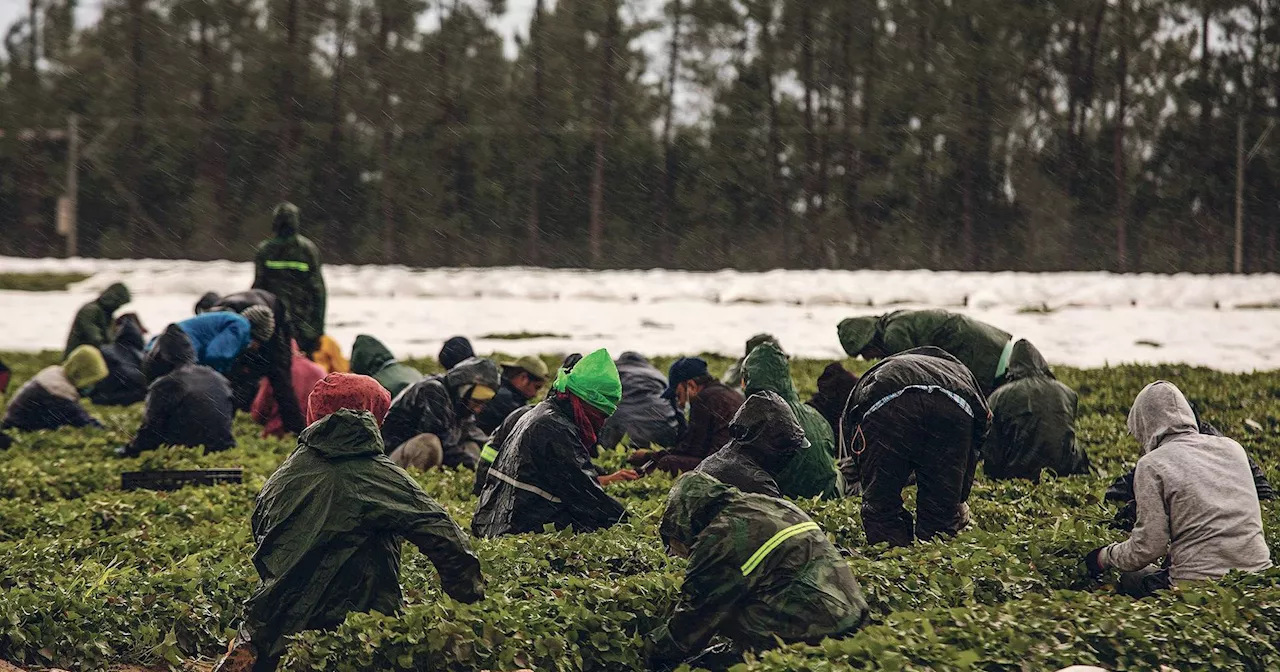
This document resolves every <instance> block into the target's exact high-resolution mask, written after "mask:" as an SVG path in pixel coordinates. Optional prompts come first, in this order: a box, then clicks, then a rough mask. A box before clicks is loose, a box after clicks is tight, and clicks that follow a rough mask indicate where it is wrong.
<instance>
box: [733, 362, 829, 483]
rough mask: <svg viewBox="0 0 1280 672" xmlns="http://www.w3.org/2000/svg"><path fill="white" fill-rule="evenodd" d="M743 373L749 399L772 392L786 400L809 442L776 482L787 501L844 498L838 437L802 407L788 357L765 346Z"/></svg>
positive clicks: (816, 414)
mask: <svg viewBox="0 0 1280 672" xmlns="http://www.w3.org/2000/svg"><path fill="white" fill-rule="evenodd" d="M742 371H743V374H744V377H745V379H746V385H747V395H752V394H755V393H756V392H765V391H768V392H773V393H774V394H777V395H778V396H780V397H782V400H783V401H785V402H787V405H788V406H790V407H791V411H792V412H793V413H795V415H796V420H797V421H799V423H800V427H801V428H802V429H803V430H804V436H805V438H806V439H808V440H809V445H808V446H807V447H806V448H805V449H804V450H802V451H801V452H799V453H797V454H796V456H795V457H794V458H792V460H791V462H790V463H788V464H787V467H786V468H785V469H783V470H782V472H781V473H779V474H778V475H777V477H776V478H775V480H776V481H777V482H778V489H779V490H781V491H782V494H783V495H785V496H787V497H817V496H822V497H826V498H828V499H831V498H835V497H842V496H843V495H844V479H843V477H841V476H840V472H839V470H837V469H836V465H835V460H834V458H833V455H834V454H835V451H836V440H835V435H834V434H833V433H832V432H831V425H829V424H827V421H826V419H824V418H823V417H822V414H821V413H819V412H818V411H816V410H814V408H813V407H812V406H809V405H807V404H804V403H801V401H800V395H799V394H796V388H795V384H794V383H793V382H792V381H791V363H790V362H789V361H788V360H787V356H786V355H785V354H783V353H782V350H781V349H779V348H778V346H776V345H774V344H772V343H765V344H763V345H761V346H759V347H757V348H756V349H755V350H752V351H751V354H750V355H747V359H746V361H744V362H743V364H742Z"/></svg>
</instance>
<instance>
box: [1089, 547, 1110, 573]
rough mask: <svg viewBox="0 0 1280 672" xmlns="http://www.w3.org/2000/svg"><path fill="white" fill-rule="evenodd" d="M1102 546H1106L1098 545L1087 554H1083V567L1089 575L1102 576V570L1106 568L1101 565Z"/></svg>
mask: <svg viewBox="0 0 1280 672" xmlns="http://www.w3.org/2000/svg"><path fill="white" fill-rule="evenodd" d="M1104 548H1106V546H1100V547H1098V548H1095V549H1093V550H1092V551H1089V554H1088V555H1086V556H1084V567H1085V569H1086V570H1088V571H1089V576H1102V572H1103V571H1105V570H1106V568H1105V567H1103V566H1102V562H1101V557H1100V556H1101V555H1102V549H1104Z"/></svg>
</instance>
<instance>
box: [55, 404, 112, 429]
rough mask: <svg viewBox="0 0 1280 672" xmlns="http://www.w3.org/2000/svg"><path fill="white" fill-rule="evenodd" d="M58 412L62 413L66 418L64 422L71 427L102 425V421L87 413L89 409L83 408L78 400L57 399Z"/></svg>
mask: <svg viewBox="0 0 1280 672" xmlns="http://www.w3.org/2000/svg"><path fill="white" fill-rule="evenodd" d="M57 401H58V402H61V403H60V404H59V408H58V409H57V412H58V413H61V414H63V416H64V417H65V418H66V424H67V425H69V426H71V427H102V423H101V422H98V419H97V418H95V417H93V416H92V415H89V411H86V410H85V409H84V406H81V405H80V402H78V401H71V400H70V399H58V400H57Z"/></svg>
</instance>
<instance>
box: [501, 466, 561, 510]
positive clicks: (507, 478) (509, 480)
mask: <svg viewBox="0 0 1280 672" xmlns="http://www.w3.org/2000/svg"><path fill="white" fill-rule="evenodd" d="M489 475H490V476H492V477H494V478H496V479H498V480H499V481H502V482H503V483H506V484H507V485H510V486H511V487H513V488H519V489H521V490H524V491H525V492H532V493H533V494H535V495H537V496H539V497H541V498H543V499H545V500H547V501H548V502H551V503H553V504H559V503H560V498H559V497H556V496H555V495H553V494H551V493H549V492H547V491H546V490H543V489H542V488H539V487H538V486H536V485H529V484H528V483H522V482H520V481H517V480H516V479H514V478H511V477H510V476H508V475H506V474H504V473H502V472H501V471H498V470H497V469H494V468H493V467H490V468H489Z"/></svg>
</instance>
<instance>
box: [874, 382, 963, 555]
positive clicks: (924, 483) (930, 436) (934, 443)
mask: <svg viewBox="0 0 1280 672" xmlns="http://www.w3.org/2000/svg"><path fill="white" fill-rule="evenodd" d="M862 435H863V436H864V437H865V439H866V444H865V445H866V447H865V449H864V451H863V453H862V455H861V479H862V526H863V528H864V529H865V530H866V533H867V543H868V544H877V543H880V542H882V541H887V542H889V543H891V544H893V545H895V546H907V545H910V544H911V542H912V540H913V537H918V538H920V539H922V540H927V539H931V538H933V537H934V536H936V535H938V534H948V535H952V534H955V533H956V532H959V531H960V529H961V528H963V527H964V526H965V525H966V524H968V522H969V507H968V505H967V504H966V503H965V502H966V500H968V499H969V490H970V489H971V488H972V487H973V475H974V471H975V470H976V469H977V465H978V450H977V449H978V447H977V445H976V444H975V442H974V437H973V418H972V417H970V416H969V414H967V413H965V411H964V409H962V408H960V406H959V405H958V404H956V402H955V401H953V400H952V399H951V398H950V397H947V396H946V395H944V394H941V393H937V392H934V393H930V392H924V391H916V390H909V391H907V392H906V393H905V394H903V395H902V396H900V397H898V398H897V399H894V400H892V401H890V402H889V403H888V404H886V405H885V406H883V407H882V408H879V409H877V410H876V412H875V413H872V414H871V416H870V417H869V418H867V419H866V420H865V421H863V423H862ZM912 472H915V474H916V485H917V487H918V490H917V495H916V518H917V521H916V524H915V526H914V527H915V529H914V534H913V530H912V527H913V526H912V519H911V514H910V513H909V512H908V511H907V510H906V509H905V508H903V505H902V489H903V488H905V487H906V486H907V483H908V482H909V480H910V478H911V474H912Z"/></svg>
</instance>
